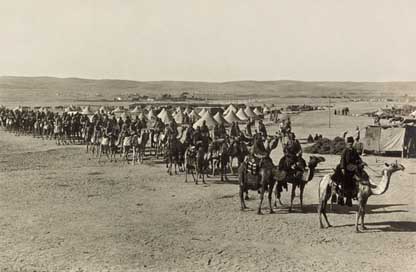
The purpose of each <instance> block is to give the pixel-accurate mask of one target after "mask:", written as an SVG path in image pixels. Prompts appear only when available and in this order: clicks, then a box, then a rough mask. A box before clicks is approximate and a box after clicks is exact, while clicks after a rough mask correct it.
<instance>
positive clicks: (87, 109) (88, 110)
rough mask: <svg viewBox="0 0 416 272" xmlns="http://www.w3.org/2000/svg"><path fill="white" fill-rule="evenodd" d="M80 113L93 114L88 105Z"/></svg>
mask: <svg viewBox="0 0 416 272" xmlns="http://www.w3.org/2000/svg"><path fill="white" fill-rule="evenodd" d="M81 114H82V115H93V114H94V113H93V112H92V111H91V110H90V107H88V106H87V107H85V108H84V109H83V110H82V112H81Z"/></svg>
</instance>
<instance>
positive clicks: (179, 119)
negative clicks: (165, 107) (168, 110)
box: [173, 111, 184, 124]
mask: <svg viewBox="0 0 416 272" xmlns="http://www.w3.org/2000/svg"><path fill="white" fill-rule="evenodd" d="M173 119H175V122H176V123H178V124H183V121H184V115H183V113H182V111H178V112H177V113H176V114H175V116H174V117H173Z"/></svg>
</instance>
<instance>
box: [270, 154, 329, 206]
mask: <svg viewBox="0 0 416 272" xmlns="http://www.w3.org/2000/svg"><path fill="white" fill-rule="evenodd" d="M324 161H325V158H324V157H321V156H310V157H309V162H308V167H306V165H303V166H302V168H304V169H305V170H304V171H303V175H301V176H298V177H294V178H292V179H289V180H287V181H286V182H287V183H291V184H292V192H291V196H290V207H289V212H292V208H293V200H294V199H295V195H296V188H297V187H299V191H300V193H299V200H300V209H301V210H303V192H304V190H305V186H306V184H307V183H308V182H309V181H311V180H312V179H313V177H314V174H315V169H316V167H317V166H318V164H319V163H321V162H324ZM303 164H304V163H303ZM279 176H280V173H279ZM278 187H279V186H276V190H275V194H276V200H275V202H274V206H275V207H277V203H276V202H277V201H279V203H280V205H282V202H281V201H280V192H279V188H278Z"/></svg>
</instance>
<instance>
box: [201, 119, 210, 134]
mask: <svg viewBox="0 0 416 272" xmlns="http://www.w3.org/2000/svg"><path fill="white" fill-rule="evenodd" d="M201 133H202V135H203V136H209V128H208V126H207V122H206V121H205V120H204V121H203V122H202V126H201Z"/></svg>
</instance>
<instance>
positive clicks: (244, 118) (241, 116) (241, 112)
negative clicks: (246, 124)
mask: <svg viewBox="0 0 416 272" xmlns="http://www.w3.org/2000/svg"><path fill="white" fill-rule="evenodd" d="M236 115H237V117H238V118H239V119H240V120H242V121H247V120H248V116H247V114H246V113H245V112H244V110H243V108H240V109H239V110H238V112H237V113H236Z"/></svg>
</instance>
